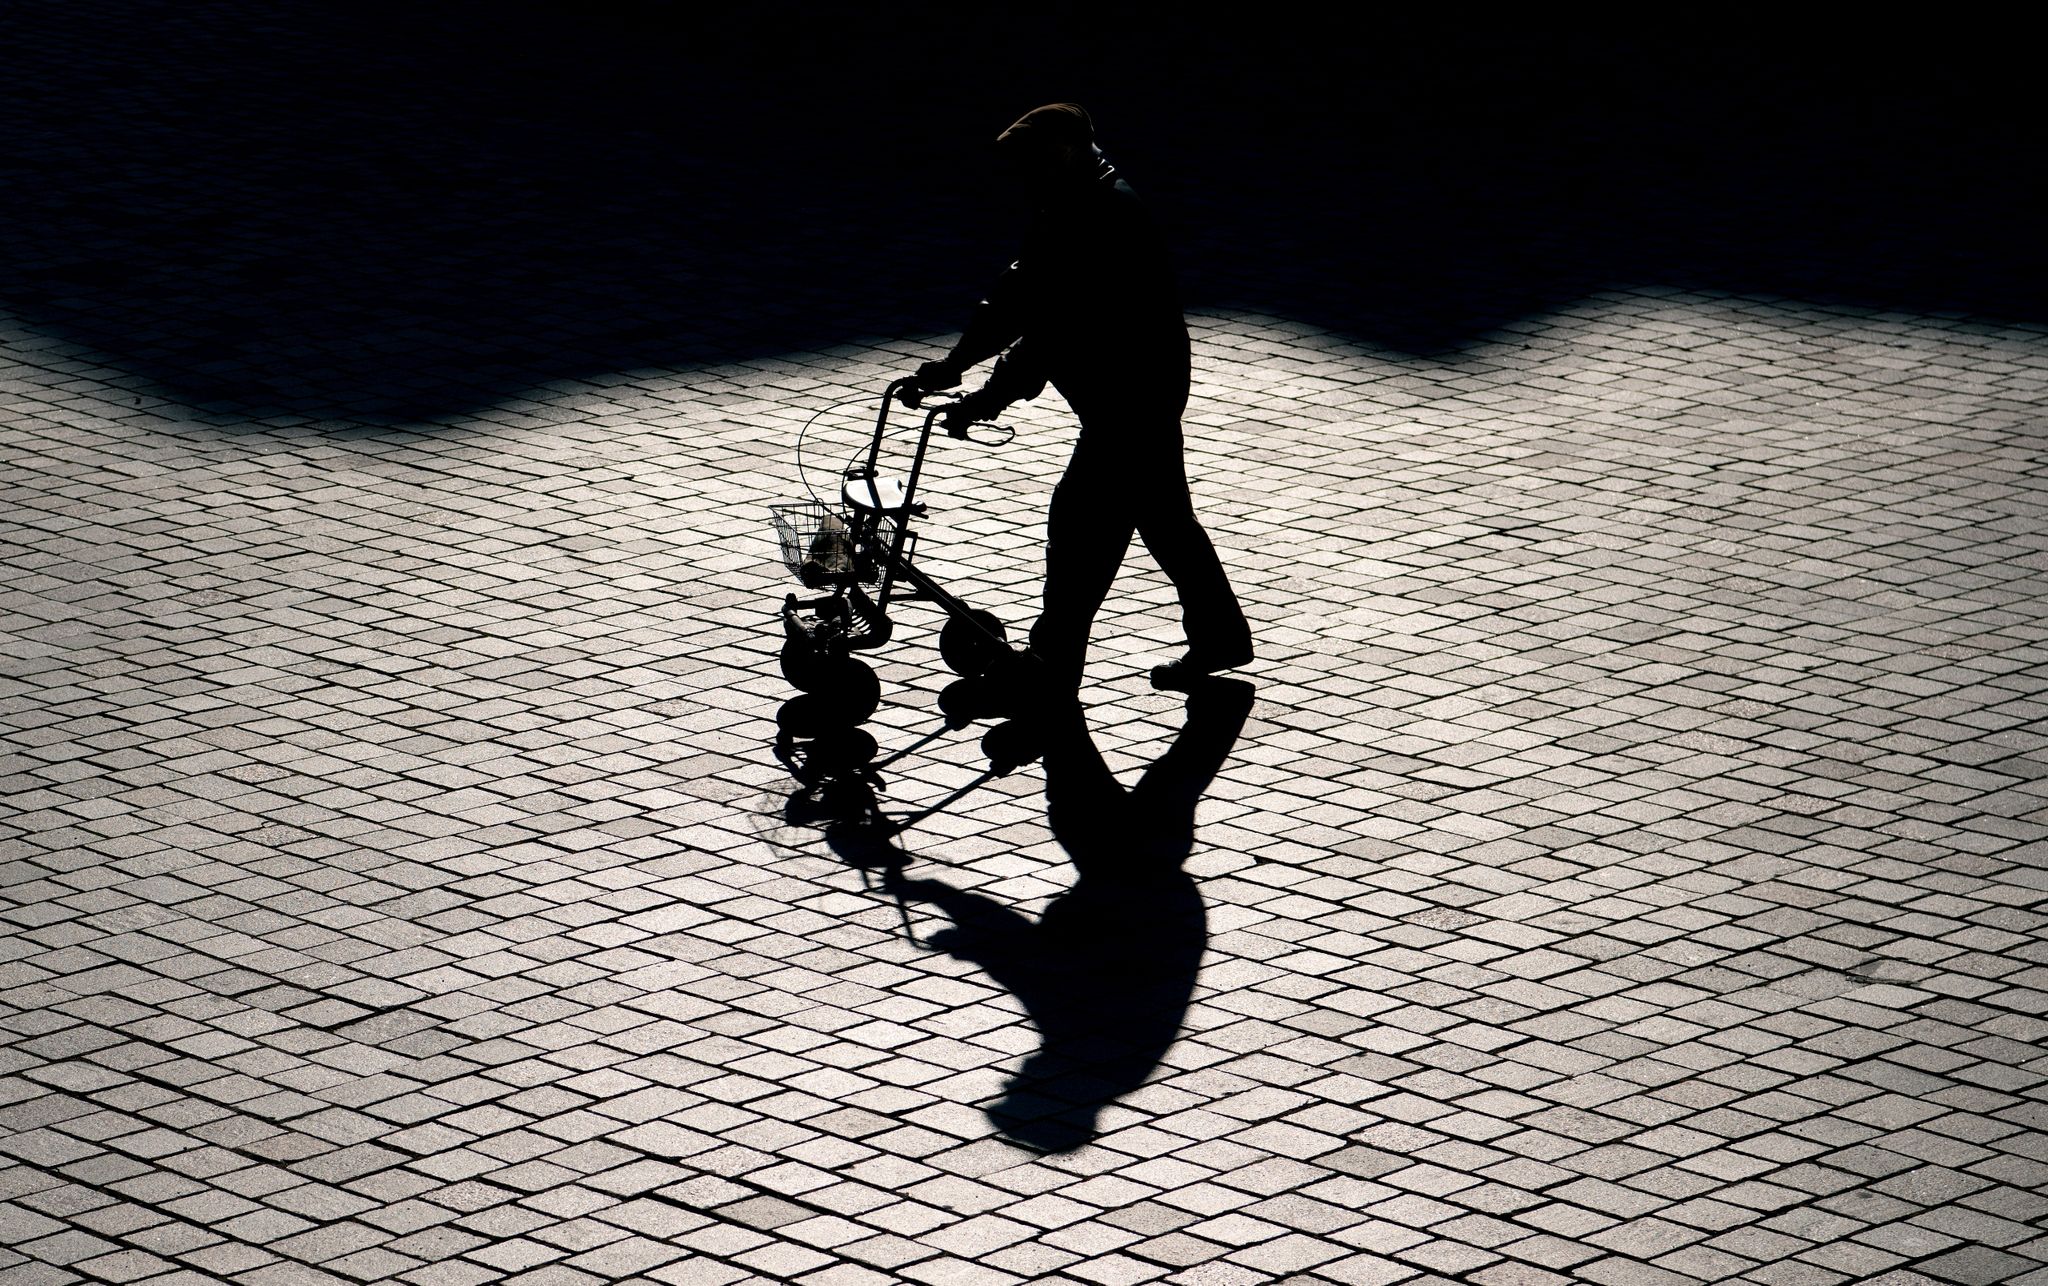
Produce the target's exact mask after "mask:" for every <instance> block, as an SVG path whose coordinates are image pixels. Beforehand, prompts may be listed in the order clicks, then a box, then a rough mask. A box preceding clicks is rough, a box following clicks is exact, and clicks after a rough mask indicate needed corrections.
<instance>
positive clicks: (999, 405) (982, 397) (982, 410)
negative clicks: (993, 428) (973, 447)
mask: <svg viewBox="0 0 2048 1286" xmlns="http://www.w3.org/2000/svg"><path fill="white" fill-rule="evenodd" d="M1009 405H1010V404H1009V403H1008V402H1007V401H1005V400H1003V399H1002V398H1000V397H997V396H995V395H994V394H992V393H990V392H989V391H988V389H986V388H978V389H976V390H974V391H973V392H972V393H969V394H968V395H967V396H965V397H963V398H961V399H960V400H959V401H957V402H955V403H953V404H952V405H951V406H949V407H947V408H946V410H945V413H944V418H945V424H946V436H948V437H954V438H964V437H966V436H967V426H968V425H970V424H982V423H985V422H987V421H989V420H993V419H995V418H996V417H997V416H998V415H1001V414H1002V413H1003V412H1004V411H1005V410H1007V409H1009Z"/></svg>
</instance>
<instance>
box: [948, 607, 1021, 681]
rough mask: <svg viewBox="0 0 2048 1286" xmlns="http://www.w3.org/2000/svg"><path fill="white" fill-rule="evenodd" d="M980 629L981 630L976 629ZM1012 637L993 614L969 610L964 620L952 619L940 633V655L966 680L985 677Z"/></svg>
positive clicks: (959, 618)
mask: <svg viewBox="0 0 2048 1286" xmlns="http://www.w3.org/2000/svg"><path fill="white" fill-rule="evenodd" d="M976 626H979V627H980V628H978V629H977V628H976ZM1008 638H1009V634H1008V632H1007V631H1005V630H1004V629H1003V623H1002V622H1001V621H999V620H997V619H996V618H995V614H994V613H992V612H981V611H970V612H968V613H967V614H966V616H965V618H964V619H963V618H962V617H958V616H955V617H952V618H950V619H948V620H947V622H946V627H945V628H944V629H942V630H940V631H939V656H940V658H941V659H942V660H944V661H945V663H946V668H947V669H949V670H951V671H952V672H953V673H955V674H958V675H961V676H962V677H964V678H969V679H972V678H976V677H978V676H980V675H983V674H986V673H988V671H989V668H990V667H991V666H993V665H994V664H995V663H996V661H997V660H998V659H1000V658H1001V656H1002V654H1003V653H1004V652H1005V651H1007V650H1008V648H1007V647H1006V646H1005V643H1006V641H1007V640H1008Z"/></svg>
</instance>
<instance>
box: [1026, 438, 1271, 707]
mask: <svg viewBox="0 0 2048 1286" xmlns="http://www.w3.org/2000/svg"><path fill="white" fill-rule="evenodd" d="M1133 532H1136V533H1137V534H1138V536H1139V537H1140V538H1141V539H1143V540H1144V542H1145V548H1146V549H1147V550H1148V551H1149V552H1150V553H1151V555H1152V557H1153V559H1154V560H1155V561H1156V562H1158V564H1159V568H1160V570H1161V571H1163V572H1165V573H1166V577H1167V579H1168V580H1170V581H1172V582H1173V587H1174V590H1175V592H1176V593H1178V594H1179V595H1180V607H1181V626H1182V628H1183V629H1184V630H1185V631H1186V633H1187V639H1188V645H1189V647H1190V648H1192V649H1193V650H1195V651H1197V652H1217V653H1231V652H1238V651H1242V650H1247V649H1249V647H1250V644H1251V627H1250V626H1249V625H1247V624H1246V622H1245V618H1244V611H1243V609H1241V608H1240V607H1239V606H1238V602H1237V595H1236V594H1235V593H1233V592H1232V591H1231V588H1230V580H1229V578H1228V577H1227V576H1225V575H1224V572H1223V564H1222V563H1221V562H1220V561H1218V559H1217V557H1216V547H1215V546H1214V545H1213V544H1211V543H1210V541H1209V533H1207V532H1206V531H1203V530H1202V524H1201V523H1200V522H1199V521H1198V520H1197V519H1196V518H1195V508H1194V503H1193V501H1192V499H1191V498H1190V497H1189V495H1188V481H1187V467H1186V463H1185V462H1184V461H1183V459H1182V457H1181V433H1180V419H1179V415H1178V414H1177V413H1174V414H1170V415H1165V416H1160V415H1153V416H1149V417H1148V416H1144V415H1142V414H1138V413H1130V414H1125V415H1117V414H1114V413H1111V414H1110V415H1108V416H1104V415H1100V414H1098V415H1096V416H1088V415H1084V416H1083V417H1082V420H1081V437H1080V441H1079V442H1078V443H1076V444H1075V447H1074V458H1073V460H1072V462H1071V463H1069V464H1068V466H1067V472H1066V475H1065V476H1064V477H1062V478H1061V479H1060V483H1059V486H1058V487H1056V488H1054V490H1053V493H1052V507H1051V509H1050V511H1049V512H1048V513H1047V515H1046V533H1045V534H1046V550H1045V607H1044V610H1043V611H1042V612H1041V613H1040V614H1039V617H1038V623H1037V624H1036V625H1034V626H1033V627H1032V629H1031V650H1032V651H1033V652H1034V653H1036V654H1037V655H1038V657H1039V658H1040V659H1041V660H1042V661H1044V662H1045V664H1046V666H1047V668H1048V670H1049V671H1050V677H1051V678H1052V679H1053V681H1054V682H1056V683H1061V684H1064V685H1067V686H1069V687H1078V686H1079V685H1080V682H1081V672H1082V667H1083V665H1084V663H1085V661H1086V658H1087V651H1088V632H1089V629H1090V628H1091V627H1092V626H1093V624H1094V622H1095V613H1096V612H1097V611H1098V610H1099V609H1100V608H1101V607H1102V601H1103V599H1105V598H1107V597H1108V596H1109V589H1110V586H1111V584H1112V583H1114V582H1115V580H1116V573H1117V569H1118V568H1119V567H1121V566H1122V565H1123V560H1124V551H1125V550H1126V549H1128V548H1129V547H1130V543H1131V534H1132V533H1133Z"/></svg>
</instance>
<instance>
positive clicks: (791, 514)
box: [773, 502, 853, 586]
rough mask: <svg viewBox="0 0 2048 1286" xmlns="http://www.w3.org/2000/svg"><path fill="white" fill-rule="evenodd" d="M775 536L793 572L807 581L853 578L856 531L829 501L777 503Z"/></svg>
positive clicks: (784, 560) (791, 572)
mask: <svg viewBox="0 0 2048 1286" xmlns="http://www.w3.org/2000/svg"><path fill="white" fill-rule="evenodd" d="M773 513H774V515H775V539H776V541H777V542H778V543H779V544H780V545H781V546H782V561H783V564H784V565H785V566H787V567H788V568H789V570H790V574H791V575H793V576H795V577H796V578H797V579H798V580H801V581H802V582H803V583H804V584H806V585H813V586H815V585H823V584H831V583H834V582H837V583H839V584H845V583H846V582H847V581H849V580H851V579H852V578H853V532H852V530H851V529H850V528H848V526H847V525H846V520H845V519H844V518H842V517H840V516H839V514H838V513H837V512H835V511H834V510H833V509H832V508H831V507H830V506H828V505H821V504H817V503H815V502H813V503H810V504H797V505H777V506H776V507H775V509H774V510H773Z"/></svg>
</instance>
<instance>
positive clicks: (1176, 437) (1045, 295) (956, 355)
mask: <svg viewBox="0 0 2048 1286" xmlns="http://www.w3.org/2000/svg"><path fill="white" fill-rule="evenodd" d="M996 154H997V157H998V160H999V163H1000V164H1001V165H1002V167H1003V168H1004V170H1005V173H1006V176H1007V177H1008V178H1009V179H1010V181H1011V182H1012V183H1013V184H1014V186H1015V188H1016V190H1017V192H1018V194H1019V196H1020V197H1021V198H1022V199H1023V200H1025V201H1027V202H1028V203H1029V204H1030V205H1031V207H1032V209H1033V211H1034V214H1033V217H1032V221H1031V225H1030V229H1029V231H1028V232H1027V233H1026V235H1025V238H1024V245H1023V249H1022V252H1021V253H1020V255H1019V256H1018V259H1017V261H1016V262H1015V263H1013V264H1011V265H1010V267H1009V269H1008V270H1007V271H1005V272H1004V273H1003V274H1002V275H1001V277H1000V278H998V280H997V282H996V285H995V288H994V289H993V290H991V291H990V292H989V296H988V298H987V299H984V300H982V301H981V303H980V304H978V305H977V306H976V308H975V310H974V314H973V316H972V318H971V319H970V321H969V322H968V326H967V330H966V333H965V334H963V335H962V336H961V338H960V342H959V343H958V344H956V345H955V346H954V348H953V351H952V353H951V354H950V355H949V356H947V357H945V358H944V359H942V360H940V361H936V362H926V363H925V364H924V365H923V366H922V367H920V368H919V369H918V373H917V379H918V381H919V383H920V384H921V385H922V386H923V387H925V388H927V389H943V388H951V387H953V386H954V385H956V384H958V383H959V382H960V378H961V375H962V374H963V373H964V372H965V371H966V370H967V369H968V368H969V367H971V366H974V365H976V364H978V363H980V362H983V361H986V360H987V359H988V358H991V357H995V356H996V355H997V354H999V353H1000V354H1002V358H1001V360H1000V361H998V362H997V363H996V365H995V369H994V371H993V373H992V374H991V375H990V377H989V380H988V382H987V383H986V384H985V385H984V386H983V387H982V388H980V389H978V390H976V391H975V392H973V393H970V394H968V395H967V397H966V398H965V399H964V400H963V402H962V403H961V404H960V406H959V407H958V408H957V409H956V410H955V411H953V412H951V413H949V420H948V427H949V429H953V430H954V431H955V432H956V433H957V432H959V431H961V430H964V427H965V425H966V424H967V423H969V422H972V421H976V420H989V419H993V418H995V417H996V416H997V415H999V414H1001V412H1002V410H1003V408H1005V407H1007V406H1009V405H1010V404H1011V403H1012V402H1015V401H1018V400H1021V399H1026V398H1031V397H1035V396H1037V395H1038V393H1039V392H1040V391H1042V390H1043V389H1044V387H1045V385H1046V383H1047V382H1048V381H1050V382H1051V383H1052V385H1053V387H1055V388H1057V389H1058V390H1059V392H1060V394H1061V396H1063V397H1065V398H1066V400H1067V404H1068V405H1069V406H1071V407H1073V409H1074V414H1075V415H1076V416H1078V417H1079V418H1080V421H1081V435H1080V440H1079V442H1078V443H1076V444H1075V447H1074V455H1073V459H1072V461H1071V462H1070V463H1069V464H1068V465H1067V472H1066V476H1065V477H1064V478H1062V479H1061V480H1060V484H1059V486H1058V488H1057V489H1056V490H1055V491H1054V492H1053V498H1052V507H1051V510H1050V512H1049V513H1048V514H1047V516H1046V554H1045V604H1044V610H1043V611H1042V612H1041V614H1040V616H1039V618H1038V623H1037V624H1036V625H1035V626H1034V627H1033V628H1032V631H1031V650H1032V651H1033V652H1034V653H1036V654H1037V655H1038V656H1039V658H1040V659H1041V660H1043V661H1044V662H1045V663H1046V666H1047V669H1048V671H1049V676H1050V678H1051V679H1052V681H1053V683H1054V684H1055V685H1057V686H1058V687H1060V688H1063V689H1066V690H1071V689H1073V688H1078V687H1079V686H1080V683H1081V673H1082V667H1083V664H1084V661H1085V659H1086V653H1087V648H1088V630H1089V627H1090V625H1091V624H1092V623H1093V621H1094V619H1095V613H1096V611H1097V609H1099V608H1100V607H1101V606H1102V600H1103V599H1104V598H1105V597H1106V596H1107V595H1108V594H1109V588H1110V585H1111V584H1112V582H1114V581H1115V579H1116V572H1117V568H1118V566H1119V565H1120V564H1121V563H1122V562H1123V556H1124V551H1125V550H1126V549H1127V548H1128V547H1129V545H1130V540H1131V533H1132V531H1133V530H1134V529H1135V530H1136V532H1137V533H1138V534H1139V535H1140V536H1142V537H1143V538H1144V541H1145V547H1146V548H1147V549H1149V550H1150V551H1151V552H1152V557H1153V558H1154V559H1156V560H1157V561H1158V563H1159V566H1160V569H1161V570H1163V571H1164V572H1165V573H1166V575H1167V577H1168V578H1169V579H1170V580H1172V582H1173V585H1174V589H1175V590H1176V591H1177V592H1178V594H1179V595H1180V602H1181V623H1182V627H1183V628H1184V629H1185V631H1186V633H1187V640H1188V651H1187V654H1186V655H1185V656H1183V657H1181V658H1180V659H1179V660H1178V661H1175V662H1173V663H1172V664H1170V665H1164V666H1160V667H1158V668H1157V669H1155V670H1153V672H1152V680H1153V682H1154V684H1156V685H1158V686H1161V687H1182V686H1185V685H1186V683H1187V682H1188V681H1190V680H1191V679H1193V678H1195V677H1198V676H1200V675H1204V674H1212V673H1215V672H1216V671H1219V670H1227V669H1232V668H1234V667H1236V666H1240V665H1243V664H1245V663H1246V662H1248V661H1250V660H1251V659H1252V640H1251V630H1250V628H1249V627H1248V626H1247V625H1246V623H1245V618H1244V613H1243V611H1242V610H1240V608H1239V607H1238V603H1237V596H1236V595H1235V594H1234V593H1232V592H1231V588H1230V581H1229V580H1228V578H1226V577H1225V575H1224V573H1223V565H1222V564H1221V563H1220V562H1218V561H1217V558H1216V550H1215V547H1214V546H1213V545H1211V544H1210V542H1209V536H1208V533H1207V532H1205V531H1203V530H1202V525H1201V523H1200V522H1198V521H1197V520H1196V518H1195V511H1194V506H1193V504H1192V503H1191V502H1190V500H1189V496H1188V484H1187V473H1186V465H1185V463H1184V462H1183V460H1182V456H1181V422H1180V417H1181V412H1182V411H1183V410H1184V409H1185V408H1186V406H1187V400H1188V381H1189V361H1188V358H1189V345H1188V332H1187V325H1186V323H1185V321H1184V320H1183V318H1182V316H1181V309H1180V297H1179V291H1178V289H1177V287H1176V285H1175V283H1174V275H1173V267H1172V264H1171V263H1170V261H1169V259H1168V257H1167V253H1166V248H1165V244H1164V242H1163V240H1162V238H1161V237H1160V235H1159V232H1158V230H1157V229H1156V228H1155V227H1154V226H1153V223H1152V220H1151V218H1150V216H1149V215H1148V214H1147V213H1146V211H1145V210H1144V208H1143V207H1142V206H1141V205H1140V204H1139V203H1138V198H1137V195H1136V194H1135V193H1133V192H1132V191H1131V188H1130V185H1129V184H1127V183H1125V182H1124V181H1123V180H1121V179H1119V178H1118V177H1117V173H1116V168H1115V167H1114V166H1112V165H1111V164H1110V163H1109V162H1108V160H1107V159H1105V158H1104V157H1103V155H1102V152H1101V149H1100V148H1098V147H1097V146H1096V145H1095V127H1094V123H1093V122H1092V121H1091V120H1090V119H1089V116H1088V113H1087V112H1085V111H1083V110H1082V109H1081V108H1080V107H1078V106H1076V105H1075V104H1073V103H1054V104H1051V105H1049V106H1046V107H1040V108H1038V109H1036V110H1035V111H1032V112H1030V113H1028V114H1027V115H1025V116H1024V118H1023V119H1021V120H1019V121H1018V122H1017V123H1016V124H1014V125H1012V126H1011V127H1010V128H1009V129H1008V130H1006V131H1004V132H1003V134H1002V136H1001V137H1000V138H998V139H997V140H996ZM1006 349H1007V350H1008V351H1007V352H1005V350H1006ZM956 426H957V427H956Z"/></svg>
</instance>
